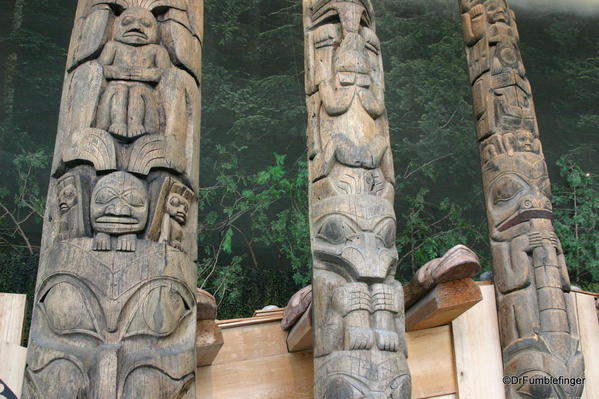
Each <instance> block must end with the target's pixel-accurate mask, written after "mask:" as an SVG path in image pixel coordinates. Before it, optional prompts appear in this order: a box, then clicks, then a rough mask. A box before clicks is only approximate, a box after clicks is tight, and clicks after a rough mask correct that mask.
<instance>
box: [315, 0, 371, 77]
mask: <svg viewBox="0 0 599 399" xmlns="http://www.w3.org/2000/svg"><path fill="white" fill-rule="evenodd" d="M312 23H313V26H314V28H313V31H312V36H311V37H312V41H313V46H314V51H315V54H314V59H315V63H316V64H315V66H314V75H315V76H314V84H315V85H318V84H319V83H320V82H322V81H324V80H328V79H336V83H337V84H338V85H340V86H354V85H355V86H359V87H365V88H368V87H370V86H371V85H372V84H373V83H377V84H378V85H381V84H382V75H381V73H382V66H381V61H380V56H379V54H380V42H379V39H378V37H377V35H376V33H375V31H374V29H373V27H371V14H370V12H369V10H368V9H367V7H365V6H364V4H363V3H361V2H358V1H356V2H349V1H331V2H329V3H328V4H326V5H324V6H323V7H321V8H319V9H318V11H317V12H315V14H314V16H313V21H312ZM331 72H333V75H331ZM373 80H375V81H376V82H373Z"/></svg>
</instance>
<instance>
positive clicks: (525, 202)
mask: <svg viewBox="0 0 599 399" xmlns="http://www.w3.org/2000/svg"><path fill="white" fill-rule="evenodd" d="M546 207H547V199H546V198H545V197H544V196H542V195H539V196H532V195H528V196H526V197H524V198H523V199H522V202H521V208H522V209H543V208H546Z"/></svg>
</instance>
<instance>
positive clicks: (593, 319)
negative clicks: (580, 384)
mask: <svg viewBox="0 0 599 399" xmlns="http://www.w3.org/2000/svg"><path fill="white" fill-rule="evenodd" d="M572 295H575V302H576V313H577V318H578V329H579V331H580V342H581V344H582V353H583V354H584V362H585V375H584V376H585V378H586V380H585V384H584V391H583V394H582V399H594V398H599V321H598V320H597V311H596V309H595V299H597V298H598V297H599V295H597V294H595V295H594V296H592V295H588V294H581V293H575V294H572Z"/></svg>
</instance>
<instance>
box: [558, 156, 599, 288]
mask: <svg viewBox="0 0 599 399" xmlns="http://www.w3.org/2000/svg"><path fill="white" fill-rule="evenodd" d="M557 164H558V166H559V168H560V173H561V176H562V177H563V178H564V181H563V183H562V184H560V185H555V186H554V190H553V203H554V206H555V223H554V224H555V229H556V232H557V234H558V236H559V237H560V239H561V242H562V246H563V249H564V253H565V254H566V260H567V264H568V270H569V271H570V279H571V280H572V282H573V284H578V285H579V286H581V287H582V288H585V289H588V290H590V291H595V292H596V291H599V259H598V258H597V254H599V230H598V229H597V226H598V225H599V189H598V186H597V183H596V182H595V181H594V176H593V175H592V174H591V173H589V172H585V171H583V170H582V168H581V167H580V166H579V165H578V164H577V163H576V162H575V161H574V160H572V159H571V158H570V157H568V156H562V157H561V158H560V159H559V161H558V162H557Z"/></svg>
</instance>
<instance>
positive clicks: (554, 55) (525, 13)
mask: <svg viewBox="0 0 599 399" xmlns="http://www.w3.org/2000/svg"><path fill="white" fill-rule="evenodd" d="M1 2H2V9H3V11H4V12H3V13H2V14H0V65H2V67H0V68H1V69H0V71H2V72H1V73H0V118H1V119H0V292H15V293H26V294H28V295H30V296H31V295H33V288H34V285H35V279H36V270H37V263H38V258H39V243H40V239H41V223H42V219H43V213H44V202H45V195H46V188H47V185H48V175H49V160H50V154H51V153H52V149H53V147H54V138H55V135H56V125H57V118H58V110H59V103H60V93H61V87H62V79H63V73H64V65H65V59H66V48H67V46H68V42H69V38H70V30H71V28H72V26H73V21H74V12H75V1H64V0H1ZM205 3H206V13H205V24H206V31H205V42H204V59H203V63H204V77H203V87H202V92H203V111H202V112H203V121H202V145H201V186H202V189H201V193H200V196H201V198H200V199H201V215H200V231H199V234H198V240H199V245H200V259H199V262H198V271H199V279H198V286H200V287H202V288H204V289H207V290H208V291H210V292H212V293H213V294H214V295H215V296H216V298H217V301H218V303H219V318H221V319H225V318H233V317H243V316H246V317H247V316H249V315H251V313H252V311H254V310H256V309H260V308H262V307H263V306H265V305H269V304H274V305H279V306H284V305H285V304H286V302H287V300H288V299H289V297H290V296H291V295H292V294H293V293H294V292H295V291H296V290H297V289H299V288H301V287H302V286H304V285H306V284H309V283H310V279H311V257H310V240H309V232H308V221H307V210H308V203H307V195H306V194H307V173H306V162H305V158H306V152H305V127H306V123H305V120H306V116H305V103H304V101H305V97H304V89H303V84H304V81H303V69H304V67H303V28H302V18H301V1H300V0H276V1H275V0H226V1H223V0H205ZM457 3H458V2H457V0H377V1H375V2H374V4H375V8H376V12H377V19H376V20H377V28H378V33H379V36H380V38H381V41H382V49H383V54H384V63H385V71H386V87H387V90H386V103H387V108H388V113H389V123H390V126H391V142H392V145H393V151H394V157H395V167H396V174H397V179H396V183H397V184H396V187H397V196H396V212H397V215H398V237H397V248H398V251H399V253H400V265H399V268H398V275H397V277H398V278H399V279H400V280H402V281H404V282H405V281H408V280H409V279H410V277H411V276H412V274H413V273H414V271H415V270H416V269H417V268H418V267H419V266H421V265H423V264H424V263H426V262H427V261H428V260H431V259H432V258H435V257H438V256H440V255H442V254H443V253H444V251H446V250H447V249H449V248H450V247H452V246H453V245H455V244H458V243H463V244H466V245H468V246H470V247H471V248H473V249H474V250H475V251H476V252H477V253H478V254H479V256H480V258H481V260H482V264H483V269H484V270H485V271H488V270H490V259H489V246H488V235H487V226H486V219H485V214H484V205H483V199H482V191H481V179H480V166H479V155H478V150H477V148H476V140H475V132H474V124H473V118H472V111H471V92H470V86H469V83H468V78H467V72H466V61H465V53H464V49H463V46H464V45H463V39H462V35H461V23H460V15H459V12H458V6H457ZM567 3H568V4H569V6H567V7H564V2H560V1H547V0H519V1H518V0H513V1H512V6H513V8H514V9H515V11H516V12H517V13H518V24H519V28H520V36H521V40H522V45H521V48H522V53H523V57H524V62H525V65H526V67H527V69H528V77H529V79H530V81H531V83H532V86H533V93H534V98H535V101H536V105H537V113H538V118H539V125H540V130H541V140H542V141H543V144H544V150H545V156H546V159H547V163H548V165H549V168H550V176H551V178H552V182H553V201H554V206H555V212H556V222H555V225H556V230H557V232H558V235H559V237H560V239H561V240H562V244H563V247H564V250H565V252H566V257H567V261H568V266H569V270H570V276H571V279H572V281H573V283H574V284H576V285H578V286H579V287H581V288H583V289H587V290H592V291H599V260H598V257H597V254H598V253H599V230H598V228H597V227H598V226H597V225H598V223H599V215H598V212H599V196H598V195H597V193H598V187H597V180H596V176H597V175H598V174H599V165H598V163H597V155H598V150H599V101H598V99H597V94H598V93H599V1H596V0H569V1H568V2H567ZM30 302H31V301H30Z"/></svg>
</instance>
